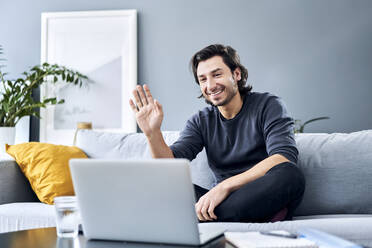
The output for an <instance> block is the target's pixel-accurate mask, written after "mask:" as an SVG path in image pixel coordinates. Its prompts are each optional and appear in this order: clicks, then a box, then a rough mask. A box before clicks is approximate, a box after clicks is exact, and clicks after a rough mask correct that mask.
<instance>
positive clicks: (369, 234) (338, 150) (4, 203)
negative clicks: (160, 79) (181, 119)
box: [0, 130, 372, 246]
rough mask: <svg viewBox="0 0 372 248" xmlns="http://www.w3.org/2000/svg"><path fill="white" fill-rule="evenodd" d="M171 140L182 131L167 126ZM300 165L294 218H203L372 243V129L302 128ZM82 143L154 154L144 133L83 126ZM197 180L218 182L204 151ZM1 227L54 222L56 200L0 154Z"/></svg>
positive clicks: (134, 154)
mask: <svg viewBox="0 0 372 248" xmlns="http://www.w3.org/2000/svg"><path fill="white" fill-rule="evenodd" d="M163 134H164V137H165V140H166V142H167V143H168V144H171V143H172V142H174V141H175V140H176V139H177V137H178V135H179V133H178V132H163ZM296 142H297V145H298V149H299V162H298V166H299V168H300V169H301V170H302V171H303V173H304V175H305V178H306V190H305V195H304V198H303V201H302V203H301V204H300V206H299V208H298V209H297V210H296V212H295V218H294V220H292V221H282V222H275V223H218V222H217V223H203V224H201V225H203V226H204V227H207V228H208V227H209V226H210V227H213V226H216V225H220V226H224V227H225V228H226V229H227V230H229V231H253V230H278V229H285V230H289V231H296V230H298V229H300V228H303V227H312V228H317V229H319V230H323V231H326V232H329V233H332V234H335V235H338V236H340V237H343V238H346V239H348V240H351V241H354V242H357V243H360V244H364V245H368V246H372V130H365V131H360V132H355V133H350V134H342V133H334V134H298V135H296ZM77 146H79V147H80V148H81V149H82V150H83V151H84V152H85V153H86V154H87V155H88V156H89V157H90V158H119V159H126V158H131V159H133V158H144V157H146V158H150V152H149V149H148V146H147V142H146V139H145V137H144V136H143V135H142V134H138V133H137V134H118V133H104V132H98V131H91V130H81V131H79V133H78V135H77ZM191 174H192V179H193V182H194V183H195V184H198V185H200V186H203V187H206V188H210V187H213V185H214V184H215V179H214V176H213V175H212V173H211V171H210V169H209V168H208V164H207V157H206V154H205V152H204V151H202V152H201V153H200V154H199V155H198V156H197V158H196V159H195V160H193V161H192V163H191ZM0 204H1V205H0V233H1V232H9V231H16V230H22V229H30V228H39V227H50V226H55V221H54V211H53V206H49V205H46V204H42V203H40V202H39V201H38V200H37V198H36V197H35V195H34V193H33V192H32V190H31V188H30V186H29V184H28V182H27V180H26V179H25V177H24V176H23V174H22V173H21V171H20V170H19V168H18V166H17V164H16V163H15V162H14V161H13V160H11V159H9V158H7V159H5V158H3V159H2V160H1V159H0Z"/></svg>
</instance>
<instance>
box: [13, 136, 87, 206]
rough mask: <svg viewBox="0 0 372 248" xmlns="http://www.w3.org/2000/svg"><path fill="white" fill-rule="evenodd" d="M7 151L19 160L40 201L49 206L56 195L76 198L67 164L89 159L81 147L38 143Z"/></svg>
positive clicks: (19, 146)
mask: <svg viewBox="0 0 372 248" xmlns="http://www.w3.org/2000/svg"><path fill="white" fill-rule="evenodd" d="M6 151H7V153H8V154H10V155H11V156H13V157H14V159H15V160H16V161H17V163H18V165H19V167H20V168H21V170H22V172H23V173H24V174H25V176H26V177H27V179H28V180H29V182H30V184H31V187H32V189H33V190H34V192H35V193H36V195H37V197H38V198H39V200H40V201H42V202H44V203H48V204H53V201H54V197H56V196H62V195H74V188H73V186H72V179H71V175H70V170H69V168H68V161H69V160H70V159H71V158H87V156H86V155H85V154H84V153H83V152H82V151H81V150H80V149H79V148H78V147H75V146H63V145H53V144H47V143H39V142H28V143H22V144H17V145H11V146H9V145H6Z"/></svg>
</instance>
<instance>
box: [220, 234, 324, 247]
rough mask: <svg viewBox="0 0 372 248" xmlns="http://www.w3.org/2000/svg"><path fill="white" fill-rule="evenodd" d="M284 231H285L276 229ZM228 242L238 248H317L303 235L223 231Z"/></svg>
mask: <svg viewBox="0 0 372 248" xmlns="http://www.w3.org/2000/svg"><path fill="white" fill-rule="evenodd" d="M280 232H286V231H278V233H280ZM225 238H226V240H227V241H228V242H230V243H231V244H233V245H234V246H236V247H238V248H284V247H286V248H287V247H288V248H318V245H317V244H316V243H315V242H314V241H311V240H308V239H306V238H304V237H299V238H285V237H278V236H271V235H270V236H269V235H263V234H261V233H260V232H225Z"/></svg>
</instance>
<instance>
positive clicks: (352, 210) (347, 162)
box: [295, 130, 372, 215]
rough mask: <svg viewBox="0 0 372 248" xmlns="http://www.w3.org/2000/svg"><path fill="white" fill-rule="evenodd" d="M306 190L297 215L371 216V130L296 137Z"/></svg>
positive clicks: (299, 164) (299, 163)
mask: <svg viewBox="0 0 372 248" xmlns="http://www.w3.org/2000/svg"><path fill="white" fill-rule="evenodd" d="M296 142H297V146H298V150H299V162H298V166H299V167H300V169H301V170H302V171H303V173H304V174H305V178H306V189H305V195H304V199H303V201H302V203H301V204H300V206H299V208H298V209H297V211H296V213H295V215H317V214H318V215H322V214H372V197H371V192H372V130H366V131H360V132H354V133H350V134H344V133H333V134H300V135H296Z"/></svg>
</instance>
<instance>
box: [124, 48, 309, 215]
mask: <svg viewBox="0 0 372 248" xmlns="http://www.w3.org/2000/svg"><path fill="white" fill-rule="evenodd" d="M190 64H191V67H192V70H193V73H194V77H195V80H196V83H197V84H198V85H199V86H200V90H201V92H202V97H204V98H205V100H206V102H207V103H209V104H210V105H211V106H210V107H207V108H205V109H203V110H201V111H199V112H198V113H197V114H195V115H193V116H192V117H191V118H190V119H189V120H188V122H187V124H186V127H185V129H184V130H183V131H182V132H181V134H180V137H179V139H178V140H177V141H176V142H175V143H174V144H173V145H171V146H167V145H166V143H165V141H164V139H163V136H162V134H161V131H160V126H161V122H162V120H163V110H162V106H161V104H160V103H159V102H158V101H156V100H154V99H153V97H152V95H151V93H150V90H149V88H148V87H147V85H144V86H143V88H142V87H141V86H137V89H136V90H134V91H133V96H134V99H135V103H134V102H133V101H132V100H130V105H131V107H132V109H133V111H134V112H135V114H136V119H137V123H138V125H139V127H140V128H141V130H142V131H143V133H144V134H145V135H146V137H147V140H148V143H149V146H150V150H151V153H152V156H153V157H154V158H187V159H189V160H192V159H194V158H195V157H196V155H197V154H198V153H199V152H200V151H201V150H202V149H203V147H205V149H206V152H207V157H208V163H209V166H210V168H211V169H212V171H213V172H214V174H215V176H216V179H217V185H216V186H215V187H213V188H212V189H210V190H207V189H204V188H201V187H199V186H197V185H194V188H195V194H196V198H197V203H196V205H195V209H196V213H197V216H198V218H199V220H200V221H237V222H265V221H271V220H273V218H274V216H276V220H282V219H284V218H285V219H291V217H292V215H293V211H294V210H295V208H296V207H297V206H298V204H299V203H300V201H301V199H302V195H303V193H304V185H305V181H304V177H303V175H302V173H301V172H300V171H299V169H298V168H297V167H296V162H297V155H298V151H297V148H296V144H295V140H294V134H293V120H292V119H291V118H290V117H289V116H288V115H287V112H286V110H285V107H284V106H283V104H282V103H281V101H280V99H279V98H278V97H276V96H274V95H271V94H268V93H256V92H251V89H252V87H251V86H245V84H246V80H247V78H248V71H247V69H246V68H245V67H244V66H243V65H241V63H240V59H239V56H238V54H237V53H236V51H235V50H234V49H233V48H231V47H229V46H223V45H219V44H216V45H211V46H208V47H206V48H204V49H202V50H201V51H199V52H197V53H196V54H195V55H194V56H193V57H192V59H191V63H190ZM278 213H279V215H278ZM280 215H282V216H281V217H280ZM277 216H279V219H278V218H277ZM274 219H275V218H274Z"/></svg>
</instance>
